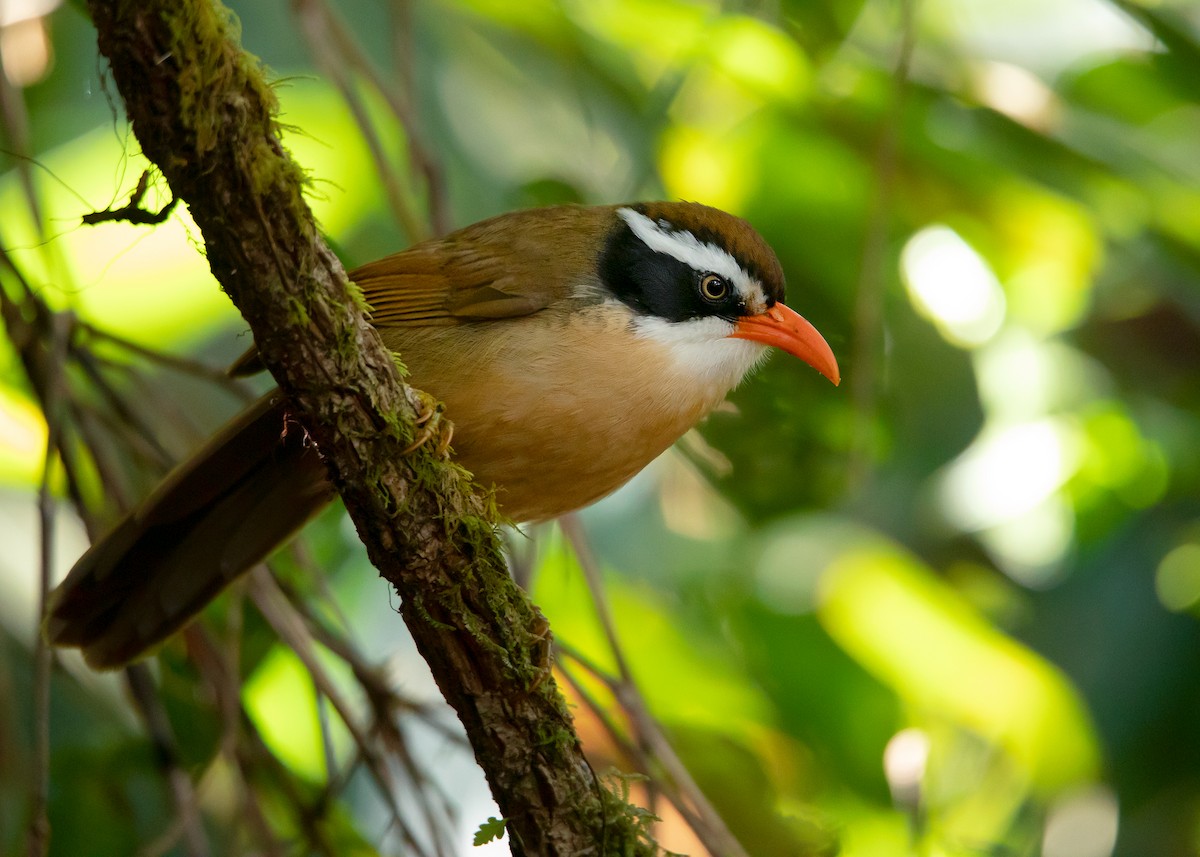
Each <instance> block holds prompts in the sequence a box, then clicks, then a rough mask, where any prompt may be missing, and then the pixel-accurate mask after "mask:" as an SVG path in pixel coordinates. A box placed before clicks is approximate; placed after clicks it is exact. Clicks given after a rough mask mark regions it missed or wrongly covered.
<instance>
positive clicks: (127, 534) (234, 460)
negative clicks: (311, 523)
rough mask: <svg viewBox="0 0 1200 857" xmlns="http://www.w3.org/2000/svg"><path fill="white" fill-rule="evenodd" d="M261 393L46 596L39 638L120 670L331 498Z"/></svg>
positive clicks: (314, 458) (304, 448)
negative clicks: (75, 649)
mask: <svg viewBox="0 0 1200 857" xmlns="http://www.w3.org/2000/svg"><path fill="white" fill-rule="evenodd" d="M284 421H285V411H284V406H283V397H282V396H281V395H280V394H279V393H278V392H274V393H271V394H269V395H267V396H265V397H263V398H262V399H260V400H259V401H258V402H257V403H256V404H255V405H253V406H252V407H251V408H249V409H248V410H246V411H245V412H244V413H242V414H241V415H239V416H238V417H237V418H235V419H234V420H233V421H232V422H230V423H229V424H228V425H226V426H225V427H224V428H223V429H222V430H221V431H220V432H219V433H218V434H217V435H216V437H214V438H213V439H212V440H210V441H209V442H208V443H207V444H206V445H205V446H204V447H203V448H201V449H200V451H199V452H197V453H196V454H195V455H194V456H192V457H191V458H190V459H188V460H187V461H185V462H184V463H183V464H181V465H180V466H179V467H177V468H175V470H174V471H172V472H171V473H170V475H168V476H167V478H166V479H165V480H164V481H163V483H162V485H160V486H159V487H158V489H157V490H155V492H154V493H153V494H152V495H151V496H150V497H149V498H148V499H147V500H146V501H145V502H144V503H143V504H142V505H141V506H140V507H139V508H138V509H136V510H135V511H134V512H133V513H131V514H130V515H128V516H127V517H126V518H125V519H124V520H122V521H121V522H120V523H119V524H117V526H116V527H115V528H114V529H113V531H112V532H110V533H109V534H108V535H107V536H105V537H104V538H103V539H101V540H100V541H98V542H97V543H96V544H94V545H92V547H91V549H90V550H89V551H88V552H87V553H85V554H84V555H83V556H82V557H81V558H80V560H79V562H77V563H76V564H75V567H74V568H73V569H71V573H70V574H69V575H68V576H67V578H66V580H64V581H63V582H62V584H61V585H60V586H59V587H58V589H56V590H55V592H54V594H53V596H52V599H51V603H50V610H49V613H48V615H47V618H46V623H45V634H46V637H47V639H48V640H49V641H50V642H51V643H53V644H54V645H58V646H78V647H79V648H80V649H82V650H83V656H84V658H86V660H87V662H88V664H90V665H91V666H92V667H93V668H95V669H115V668H116V667H120V666H123V665H124V664H126V663H128V662H129V661H131V660H134V659H135V658H137V657H138V656H140V655H142V654H144V653H145V652H146V650H147V649H149V648H150V647H152V646H154V645H155V644H156V643H160V642H162V641H163V640H165V639H166V638H167V637H169V636H170V635H171V634H172V633H174V632H175V631H177V630H179V629H180V628H181V627H183V625H184V624H186V623H187V621H188V620H189V619H191V618H192V617H193V616H194V615H195V614H196V613H198V612H199V611H200V609H201V608H203V607H204V605H205V604H207V603H208V602H209V601H210V600H212V599H213V598H214V597H215V596H216V595H217V593H218V592H220V591H221V590H222V589H223V588H224V587H225V586H226V585H228V584H229V583H230V582H231V581H232V580H234V579H235V578H236V577H238V576H239V575H240V574H242V573H243V572H245V571H247V570H248V569H249V568H251V567H252V566H253V565H254V564H255V563H257V562H259V561H261V560H262V559H264V558H265V557H266V556H267V555H268V554H269V553H270V552H271V550H272V549H273V548H275V547H276V546H277V545H279V544H280V543H281V542H282V541H284V540H285V539H286V538H287V537H288V536H289V535H291V534H292V533H294V532H295V531H296V530H297V529H299V528H300V527H301V526H302V525H303V524H304V523H305V521H307V520H308V519H309V518H310V517H312V516H313V515H314V514H315V513H316V512H317V511H319V510H320V509H321V508H322V507H323V506H324V505H325V504H326V503H328V502H329V500H330V499H332V497H333V488H332V487H331V486H330V484H329V482H328V481H327V480H326V478H325V466H324V464H323V463H322V462H321V459H320V456H319V455H318V454H317V451H316V449H315V447H313V446H312V444H311V443H308V442H306V438H305V433H304V431H303V429H300V428H299V427H297V426H291V427H290V430H288V429H289V427H287V426H285V422H284Z"/></svg>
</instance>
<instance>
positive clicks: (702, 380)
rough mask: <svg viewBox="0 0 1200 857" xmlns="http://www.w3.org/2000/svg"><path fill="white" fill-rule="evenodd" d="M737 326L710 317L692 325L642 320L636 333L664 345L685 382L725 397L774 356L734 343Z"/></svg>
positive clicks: (748, 344)
mask: <svg viewBox="0 0 1200 857" xmlns="http://www.w3.org/2000/svg"><path fill="white" fill-rule="evenodd" d="M733 328H734V326H733V322H730V321H726V320H725V319H723V318H717V317H715V316H710V317H707V318H695V319H690V320H688V321H675V322H672V321H667V320H666V319H661V318H656V317H654V316H640V317H637V318H635V319H634V321H633V330H634V333H635V334H636V335H637V336H639V337H641V338H643V339H651V340H654V341H655V342H657V343H659V344H660V345H662V346H663V347H664V348H665V349H666V351H667V354H668V355H669V360H670V364H671V367H672V368H673V369H674V371H675V373H676V374H677V376H678V377H680V378H681V380H686V381H688V382H691V383H693V384H698V385H700V386H701V387H703V388H704V389H705V390H706V392H709V393H710V394H713V395H720V396H721V397H724V395H725V394H726V393H728V392H729V391H730V390H732V389H733V388H734V387H736V386H737V385H738V384H739V383H741V380H742V379H743V378H744V377H746V375H747V374H749V373H750V371H751V370H753V369H754V368H755V367H757V366H758V365H759V364H760V363H762V362H763V361H764V360H765V359H766V358H767V355H768V354H769V353H770V348H769V347H768V346H766V345H763V344H761V343H758V342H751V341H749V340H746V339H730V338H729V334H731V333H733Z"/></svg>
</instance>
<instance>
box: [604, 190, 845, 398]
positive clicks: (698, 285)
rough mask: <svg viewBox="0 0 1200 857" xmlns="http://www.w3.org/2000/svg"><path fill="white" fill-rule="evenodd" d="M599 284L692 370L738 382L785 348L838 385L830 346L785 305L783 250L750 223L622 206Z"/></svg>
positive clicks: (643, 332)
mask: <svg viewBox="0 0 1200 857" xmlns="http://www.w3.org/2000/svg"><path fill="white" fill-rule="evenodd" d="M615 215H616V221H615V223H614V225H613V227H612V229H611V231H610V232H609V235H608V238H607V240H606V242H605V245H604V248H603V250H602V252H601V256H600V265H599V275H600V279H601V281H602V282H603V284H604V285H605V287H606V288H607V289H608V291H609V292H611V294H612V295H613V296H614V298H615V299H616V300H618V301H620V302H621V303H623V304H624V305H626V306H627V307H628V308H629V309H630V310H631V312H632V317H633V320H632V324H633V326H634V331H635V333H636V334H637V335H639V336H641V337H647V338H652V339H655V340H658V341H660V342H662V343H663V344H665V345H666V346H668V347H669V348H670V349H671V350H672V352H673V354H674V356H675V358H676V359H677V360H678V361H679V362H681V363H683V364H685V365H686V366H688V367H689V369H691V370H692V371H695V372H700V373H704V374H711V375H713V376H715V377H722V378H732V381H731V383H737V381H738V380H740V379H741V377H742V376H743V375H744V374H745V373H746V372H748V371H749V370H750V369H751V368H752V367H753V366H754V365H755V364H756V363H758V362H759V361H760V360H761V359H762V357H763V356H764V355H765V354H766V353H767V346H774V347H776V348H780V349H782V350H783V351H786V352H787V353H789V354H791V355H793V356H795V357H798V358H800V359H801V360H803V361H804V362H805V363H807V364H809V365H810V366H812V367H813V368H814V369H816V370H817V371H818V372H820V373H821V374H822V375H824V376H825V377H826V378H828V379H829V380H830V381H832V382H833V383H834V384H837V383H839V381H840V374H839V371H838V365H837V360H836V359H835V358H834V356H833V351H832V350H831V349H830V348H829V345H828V344H827V343H826V342H825V339H824V338H823V337H822V336H821V334H820V333H818V332H817V330H816V328H814V327H813V326H812V325H811V324H809V323H808V322H807V321H806V320H805V319H804V318H803V317H801V316H800V314H799V313H797V312H795V311H794V310H792V309H790V308H789V307H788V306H786V305H785V304H784V277H783V269H782V268H781V267H780V264H779V260H778V259H777V258H776V256H775V253H774V251H773V250H772V249H771V248H770V246H769V245H768V244H767V243H766V241H764V240H763V239H762V237H761V236H760V235H759V234H758V233H757V232H755V231H754V229H753V227H751V226H750V224H748V223H746V221H744V220H742V219H741V218H738V217H734V216H733V215H730V214H726V213H725V212H723V211H719V210H718V209H715V208H709V207H708V206H704V205H699V204H697V203H689V202H657V203H639V204H635V205H627V206H619V207H617V208H616V209H615Z"/></svg>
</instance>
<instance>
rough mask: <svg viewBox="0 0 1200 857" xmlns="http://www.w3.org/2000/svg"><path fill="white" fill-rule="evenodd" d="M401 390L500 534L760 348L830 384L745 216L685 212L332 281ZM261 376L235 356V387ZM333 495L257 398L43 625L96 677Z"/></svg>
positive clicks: (619, 208)
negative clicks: (412, 390)
mask: <svg viewBox="0 0 1200 857" xmlns="http://www.w3.org/2000/svg"><path fill="white" fill-rule="evenodd" d="M349 277H350V279H351V280H352V281H353V282H354V283H355V284H356V285H357V286H358V287H359V289H361V291H362V294H363V296H364V298H365V300H366V303H367V305H368V306H369V307H370V316H371V321H372V324H373V325H374V326H375V327H376V329H377V330H378V331H379V333H380V336H381V338H382V340H383V342H384V343H385V344H386V345H387V346H388V347H389V348H391V349H392V350H393V351H395V352H398V354H399V356H400V360H401V361H402V362H403V364H404V365H405V366H406V367H407V369H408V373H409V376H408V382H409V383H410V384H412V385H413V386H414V387H417V388H418V389H420V390H423V391H425V392H427V393H428V394H430V395H432V396H433V397H436V398H437V399H438V400H439V401H441V402H442V403H443V404H444V408H445V411H444V413H445V414H446V417H447V418H448V420H449V421H450V423H452V425H453V427H454V428H453V435H452V438H453V441H452V443H453V448H452V452H453V457H454V460H455V461H456V462H457V463H459V464H461V465H462V466H463V467H464V468H465V469H466V470H468V471H470V473H471V474H472V475H473V477H474V479H475V481H476V482H477V483H478V484H480V485H483V486H488V487H492V488H494V490H495V497H496V501H497V505H498V507H499V510H500V512H501V513H502V514H503V515H504V517H506V518H507V519H508V520H511V521H515V522H535V521H544V520H549V519H553V518H556V517H559V516H561V515H564V514H566V513H568V512H572V511H574V510H577V509H580V508H582V507H584V506H587V505H588V504H590V503H592V502H594V501H596V500H598V499H600V498H602V497H604V496H606V495H608V494H610V493H612V492H613V491H615V490H616V489H617V488H619V487H620V486H621V485H623V484H625V483H626V482H627V481H629V479H631V478H632V477H633V476H634V475H635V474H636V473H638V472H639V471H640V470H641V469H642V468H644V467H645V466H646V465H647V464H649V463H650V462H651V461H652V460H653V459H654V458H656V457H657V456H658V455H659V454H660V453H662V452H663V451H664V450H666V449H667V448H668V447H669V446H671V444H673V443H674V442H675V441H676V440H677V439H678V438H679V437H681V436H682V435H683V434H684V433H685V432H687V431H688V430H689V429H690V428H692V427H693V426H694V425H696V423H697V422H699V421H700V420H701V419H703V418H704V417H705V416H706V415H708V414H709V413H711V412H712V411H713V410H714V409H715V408H716V407H717V406H718V405H720V404H721V403H722V402H723V401H724V400H725V397H726V396H727V395H728V393H729V392H730V391H731V390H732V389H733V388H734V387H735V386H737V385H738V384H739V383H740V382H741V381H742V379H743V378H744V377H746V376H747V375H748V374H750V373H751V371H752V370H753V369H755V367H757V366H758V365H759V364H760V363H761V362H762V360H763V359H764V357H765V356H766V355H767V353H768V352H769V351H770V350H771V349H773V348H774V349H780V350H783V351H785V352H787V353H789V354H791V355H793V356H794V357H797V358H799V359H800V360H802V361H804V362H805V363H807V364H809V365H810V366H812V367H813V368H814V369H816V370H817V371H818V372H819V373H820V374H822V375H824V376H825V377H826V378H828V379H829V380H830V381H832V382H833V383H834V384H835V385H836V384H838V383H839V381H840V375H839V369H838V364H837V360H836V359H835V357H834V354H833V351H832V350H831V349H830V347H829V345H828V343H827V342H826V341H825V339H824V338H823V337H822V336H821V334H820V333H818V332H817V330H816V328H814V327H813V325H812V324H810V323H809V322H808V321H807V320H805V319H804V318H803V317H802V316H801V315H800V314H799V313H797V312H796V311H795V310H794V309H792V308H791V307H790V306H788V305H787V304H785V303H784V297H785V283H784V273H783V269H782V267H781V265H780V263H779V260H778V258H777V256H776V254H775V252H774V251H773V250H772V249H771V247H770V246H769V245H768V244H767V242H766V241H765V240H764V239H763V238H762V237H761V236H760V235H759V234H758V232H756V231H755V230H754V228H753V227H752V226H751V225H750V224H749V223H748V222H746V221H745V220H743V219H741V218H739V217H736V216H734V215H731V214H728V213H726V212H724V211H721V210H719V209H716V208H712V207H709V206H706V205H703V204H700V203H695V202H682V201H670V202H639V203H629V204H621V205H604V206H584V205H558V206H549V207H543V208H531V209H526V210H521V211H514V212H509V213H506V214H501V215H499V216H496V217H493V218H490V219H487V220H484V221H481V222H479V223H476V224H474V225H471V226H467V227H465V228H462V229H459V230H458V231H455V232H452V233H449V234H447V235H445V236H444V237H440V238H435V239H432V240H428V241H425V242H422V243H419V244H416V245H414V246H412V247H410V248H408V249H406V250H403V251H401V252H399V253H396V254H393V255H390V256H387V257H385V258H382V259H379V260H378V261H374V262H370V263H368V264H365V265H363V266H361V267H359V268H357V269H355V270H353V271H351V272H350V274H349ZM256 368H261V366H260V363H259V361H258V357H257V354H256V353H255V352H254V351H253V349H252V350H251V352H250V353H249V354H247V355H246V356H245V357H243V358H242V359H241V360H239V361H238V363H237V364H236V365H235V367H234V370H233V371H235V372H238V373H246V372H248V371H251V370H253V369H256ZM333 497H334V490H333V488H332V486H331V484H330V482H329V480H328V478H327V474H326V468H325V465H324V462H323V461H322V459H321V456H320V453H319V450H317V449H316V448H314V446H313V445H312V443H311V442H309V441H308V440H307V438H306V436H305V434H304V432H302V431H297V430H295V429H294V427H293V428H292V429H291V430H289V415H288V405H287V400H286V398H285V397H284V396H283V394H282V393H280V392H279V391H277V390H276V391H273V392H271V393H268V394H266V395H265V396H263V397H262V398H261V399H259V400H258V402H257V403H255V404H253V405H252V406H250V407H249V408H248V409H247V410H246V411H245V412H243V413H242V414H239V415H238V416H236V417H235V418H234V419H233V420H232V421H231V422H229V423H228V424H227V425H226V426H225V427H224V428H222V429H221V430H220V431H218V433H217V434H216V435H215V436H214V437H213V438H212V439H211V440H210V441H208V442H207V443H206V444H204V445H203V446H202V447H201V448H200V449H199V450H198V451H197V452H196V453H195V454H193V455H192V456H191V457H190V458H189V459H187V460H185V461H184V462H183V463H182V464H180V465H179V466H178V467H177V468H176V469H175V470H174V471H172V472H171V473H170V474H169V475H168V476H167V477H166V478H165V480H164V481H163V482H162V484H160V485H159V486H158V488H156V489H155V490H154V491H153V492H152V493H151V494H150V495H149V496H148V497H147V498H146V499H145V500H144V501H143V502H142V504H141V505H140V506H139V507H137V508H136V509H135V510H134V511H133V512H131V513H130V514H129V515H127V516H126V517H125V518H124V519H122V520H121V521H120V522H118V523H117V525H116V526H115V527H114V528H113V529H112V531H111V532H109V533H108V534H107V535H106V536H104V537H103V538H101V539H100V540H98V541H97V542H96V543H95V544H94V545H93V546H92V547H91V548H90V549H89V550H88V551H87V552H86V553H85V554H84V555H83V556H82V557H81V558H80V559H79V560H78V562H77V563H76V564H75V566H74V567H73V568H72V570H71V571H70V573H69V574H68V575H67V577H66V578H65V579H64V580H63V582H62V583H61V584H60V585H59V586H58V587H57V588H56V590H55V591H54V593H53V595H52V598H51V600H50V602H49V606H48V609H47V613H46V618H45V621H44V624H43V629H44V633H45V635H46V637H47V639H48V640H49V641H50V642H51V643H53V644H54V645H57V646H65V647H77V648H79V649H81V650H82V652H83V656H84V658H85V660H86V661H87V663H88V664H89V665H90V666H91V667H93V668H95V669H101V670H103V669H116V668H119V667H122V666H124V665H126V664H128V663H130V662H132V661H135V660H137V659H139V658H141V657H143V656H145V655H146V654H147V653H149V652H151V651H152V650H153V649H154V648H155V647H156V646H157V645H158V644H160V643H162V642H163V641H164V640H165V639H166V638H168V637H169V636H170V635H171V634H173V633H174V632H175V631H177V630H179V629H180V628H181V627H183V625H185V624H186V623H187V622H188V621H189V620H190V619H191V618H192V617H194V616H195V614H196V613H198V612H199V611H200V610H201V609H202V608H203V607H204V606H205V604H207V603H208V602H209V601H210V600H211V599H213V598H214V597H215V596H216V595H217V594H218V593H219V592H220V591H221V590H222V589H223V588H224V587H225V586H226V585H227V584H229V583H230V582H231V581H232V580H234V579H235V578H237V577H238V576H239V575H241V574H242V573H243V572H245V571H247V570H249V569H250V568H251V567H253V566H254V565H255V564H257V563H259V562H261V561H262V560H263V559H265V558H266V557H267V556H268V555H269V554H270V553H271V551H272V550H273V549H275V548H276V547H278V546H279V545H280V544H281V543H282V542H284V541H286V539H287V538H288V537H289V536H290V535H291V534H293V533H294V532H295V531H296V530H298V529H299V528H300V527H301V526H303V524H304V523H305V522H306V521H307V520H308V519H309V518H311V517H312V516H313V515H314V514H316V513H317V512H318V511H320V509H322V508H323V507H324V506H325V505H326V504H327V503H328V502H330V501H331V500H332V499H333Z"/></svg>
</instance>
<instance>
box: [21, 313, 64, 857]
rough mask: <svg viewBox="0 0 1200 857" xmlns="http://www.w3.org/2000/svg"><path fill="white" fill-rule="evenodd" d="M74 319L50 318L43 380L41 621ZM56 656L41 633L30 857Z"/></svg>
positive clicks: (46, 827)
mask: <svg viewBox="0 0 1200 857" xmlns="http://www.w3.org/2000/svg"><path fill="white" fill-rule="evenodd" d="M70 331H71V324H70V319H69V318H68V317H67V316H65V315H57V316H51V317H50V325H49V330H48V331H46V334H47V336H48V339H49V341H48V343H47V345H48V351H49V359H48V360H46V361H44V363H43V368H44V370H45V376H44V378H43V381H42V385H41V386H42V394H43V396H44V398H43V400H42V412H43V413H44V414H45V415H46V426H47V435H46V456H45V464H44V466H43V468H42V482H41V485H40V486H39V487H38V522H39V530H40V537H41V545H40V549H41V555H42V565H41V574H40V576H39V580H38V616H45V615H46V605H47V602H48V600H49V597H50V581H51V575H52V574H53V569H54V525H55V504H54V498H53V496H52V494H51V491H50V482H51V475H52V473H53V471H54V462H55V461H56V460H57V458H58V448H59V445H60V444H61V442H62V435H63V419H64V410H65V409H64V403H65V401H66V398H67V392H66V384H65V380H64V378H63V374H62V367H63V363H64V362H65V355H66V352H67V342H68V340H69V338H70V335H71V333H70ZM52 661H53V654H52V653H51V651H50V647H49V645H48V644H47V643H46V640H45V638H44V637H43V636H42V635H41V634H37V635H36V636H35V638H34V644H33V664H34V680H33V681H34V685H33V686H34V691H33V705H34V710H33V722H34V730H35V731H34V760H35V761H34V769H33V785H32V789H33V800H32V802H31V803H32V812H31V820H30V826H29V855H30V857H44V855H45V854H46V853H47V852H48V851H49V847H50V816H49V803H50V667H51V664H52Z"/></svg>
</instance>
